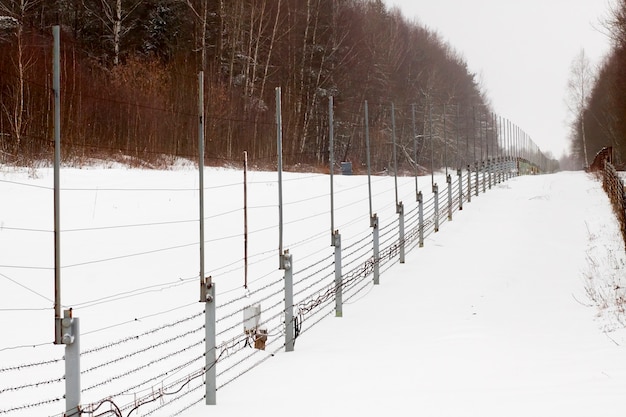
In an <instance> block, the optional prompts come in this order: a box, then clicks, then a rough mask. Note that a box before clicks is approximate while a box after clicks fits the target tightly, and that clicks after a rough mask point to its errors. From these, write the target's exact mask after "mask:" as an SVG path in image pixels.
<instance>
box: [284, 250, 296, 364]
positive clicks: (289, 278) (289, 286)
mask: <svg viewBox="0 0 626 417" xmlns="http://www.w3.org/2000/svg"><path fill="white" fill-rule="evenodd" d="M281 258H282V261H281V263H282V264H283V269H284V270H285V352H293V348H294V345H295V333H294V322H293V257H292V255H291V254H290V253H289V250H285V253H284V254H283V255H282V256H281Z"/></svg>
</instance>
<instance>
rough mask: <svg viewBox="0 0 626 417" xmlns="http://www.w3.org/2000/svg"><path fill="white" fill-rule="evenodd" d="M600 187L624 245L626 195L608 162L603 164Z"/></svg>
mask: <svg viewBox="0 0 626 417" xmlns="http://www.w3.org/2000/svg"><path fill="white" fill-rule="evenodd" d="M602 187H603V188H604V191H606V193H607V194H608V195H609V199H610V200H611V204H612V205H613V210H614V211H615V214H616V215H617V219H618V221H619V223H620V229H621V230H622V238H623V239H624V244H625V245H626V198H625V197H626V193H625V192H624V182H623V181H622V179H621V178H620V177H619V175H618V173H617V170H616V169H615V167H614V166H613V164H611V163H610V162H609V161H608V160H606V161H605V163H604V171H603V180H602Z"/></svg>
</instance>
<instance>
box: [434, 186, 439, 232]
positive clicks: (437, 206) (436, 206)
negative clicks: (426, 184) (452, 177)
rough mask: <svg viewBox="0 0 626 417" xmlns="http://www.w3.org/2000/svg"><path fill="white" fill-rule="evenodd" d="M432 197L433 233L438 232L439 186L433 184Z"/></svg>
mask: <svg viewBox="0 0 626 417" xmlns="http://www.w3.org/2000/svg"><path fill="white" fill-rule="evenodd" d="M433 197H434V199H435V232H438V231H439V186H438V185H437V184H433Z"/></svg>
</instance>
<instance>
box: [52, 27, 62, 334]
mask: <svg viewBox="0 0 626 417" xmlns="http://www.w3.org/2000/svg"><path fill="white" fill-rule="evenodd" d="M52 34H53V36H54V46H53V55H54V57H53V79H52V90H53V92H54V343H55V344H61V343H62V342H61V337H62V335H61V226H60V223H61V221H60V219H61V196H60V194H61V193H60V182H61V181H60V171H61V40H60V39H61V36H60V28H59V26H54V27H53V28H52Z"/></svg>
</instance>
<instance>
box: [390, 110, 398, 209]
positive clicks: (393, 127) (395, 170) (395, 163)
mask: <svg viewBox="0 0 626 417" xmlns="http://www.w3.org/2000/svg"><path fill="white" fill-rule="evenodd" d="M391 142H392V146H393V149H392V151H391V154H392V155H393V181H394V185H395V189H396V206H397V205H398V156H397V154H396V106H395V105H394V104H393V103H391Z"/></svg>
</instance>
